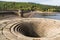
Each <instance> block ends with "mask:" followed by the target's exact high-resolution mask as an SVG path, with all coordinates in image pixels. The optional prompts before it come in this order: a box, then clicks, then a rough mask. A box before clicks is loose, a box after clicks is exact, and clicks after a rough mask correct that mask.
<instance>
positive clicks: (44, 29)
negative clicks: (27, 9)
mask: <svg viewBox="0 0 60 40" xmlns="http://www.w3.org/2000/svg"><path fill="white" fill-rule="evenodd" d="M21 23H23V24H24V23H27V24H26V25H27V27H29V29H28V28H27V27H26V29H28V30H32V29H31V27H30V26H31V25H32V27H33V30H34V32H35V33H36V34H38V35H39V36H40V37H28V36H25V35H23V34H22V33H20V32H23V31H20V32H19V31H16V30H20V29H17V27H19V25H18V24H20V27H21V26H22V25H21ZM28 23H32V24H28ZM16 25H18V26H17V27H16V28H15V31H14V30H13V29H14V27H15V26H16ZM22 27H24V26H22ZM22 30H23V29H22ZM28 30H27V32H28ZM30 32H32V31H30ZM33 34H34V33H33ZM0 40H60V20H54V19H45V18H26V19H25V18H21V19H20V18H15V19H11V20H1V21H0Z"/></svg>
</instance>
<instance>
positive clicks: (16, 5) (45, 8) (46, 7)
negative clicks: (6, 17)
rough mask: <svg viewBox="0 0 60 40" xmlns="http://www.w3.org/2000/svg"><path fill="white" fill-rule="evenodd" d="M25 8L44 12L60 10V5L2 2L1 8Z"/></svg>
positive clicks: (25, 9) (0, 3)
mask: <svg viewBox="0 0 60 40" xmlns="http://www.w3.org/2000/svg"><path fill="white" fill-rule="evenodd" d="M22 9H23V10H24V11H25V12H28V11H35V10H38V11H43V12H45V11H46V12H60V6H49V5H42V4H36V3H25V2H0V10H22Z"/></svg>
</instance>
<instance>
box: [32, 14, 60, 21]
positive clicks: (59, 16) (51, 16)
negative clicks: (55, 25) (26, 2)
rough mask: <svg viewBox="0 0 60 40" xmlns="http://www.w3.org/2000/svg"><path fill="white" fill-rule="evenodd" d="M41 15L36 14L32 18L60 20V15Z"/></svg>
mask: <svg viewBox="0 0 60 40" xmlns="http://www.w3.org/2000/svg"><path fill="white" fill-rule="evenodd" d="M46 14H47V13H45V14H42V13H41V14H39V13H36V14H34V15H33V16H32V18H49V19H57V20H60V13H51V14H47V15H46Z"/></svg>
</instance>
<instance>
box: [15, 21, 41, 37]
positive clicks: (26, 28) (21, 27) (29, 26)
mask: <svg viewBox="0 0 60 40" xmlns="http://www.w3.org/2000/svg"><path fill="white" fill-rule="evenodd" d="M34 26H35V25H34V24H33V23H29V22H23V23H20V24H18V25H16V26H15V27H14V30H16V31H17V32H19V33H21V34H23V35H24V36H27V37H40V35H38V34H37V33H36V32H35V30H34V28H33V27H34Z"/></svg>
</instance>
